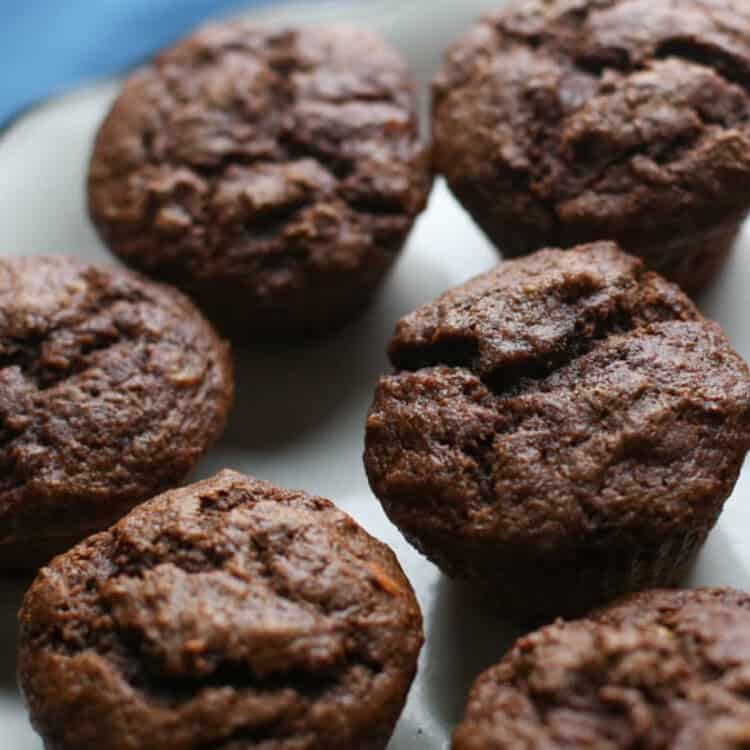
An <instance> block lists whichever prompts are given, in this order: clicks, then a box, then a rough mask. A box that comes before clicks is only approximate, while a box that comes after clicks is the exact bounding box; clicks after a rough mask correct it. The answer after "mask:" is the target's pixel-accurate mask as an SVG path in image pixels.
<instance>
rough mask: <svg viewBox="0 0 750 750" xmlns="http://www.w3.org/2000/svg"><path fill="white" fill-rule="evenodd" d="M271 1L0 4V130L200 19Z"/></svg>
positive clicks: (2, 0)
mask: <svg viewBox="0 0 750 750" xmlns="http://www.w3.org/2000/svg"><path fill="white" fill-rule="evenodd" d="M271 2H274V0H25V1H24V2H21V1H20V0H0V127H2V126H4V125H7V124H8V122H9V121H10V120H11V119H12V118H13V117H15V116H16V115H17V114H19V113H20V112H21V111H22V110H23V109H25V108H27V107H29V106H30V105H32V104H34V103H36V102H39V101H40V100H42V99H44V98H46V97H48V96H51V95H53V94H57V93H60V92H62V91H64V90H66V89H69V88H72V87H75V86H76V85H78V84H80V83H82V82H86V81H91V80H95V79H97V78H103V77H107V76H111V75H114V74H116V73H121V72H122V71H124V70H127V69H128V68H131V67H133V66H134V65H136V64H138V63H140V62H142V61H143V60H144V59H146V58H148V57H149V56H150V55H152V54H153V53H154V52H156V50H158V49H159V48H160V47H163V46H165V45H166V44H168V43H169V42H171V41H173V40H175V39H177V38H179V37H180V36H182V35H184V34H185V33H187V32H188V31H190V30H191V29H192V28H193V27H194V26H196V25H197V24H198V23H199V22H200V21H202V20H205V19H207V18H209V17H220V16H221V15H224V14H227V13H229V12H231V11H235V12H236V11H238V10H241V9H247V8H252V7H254V6H258V5H262V4H268V3H271Z"/></svg>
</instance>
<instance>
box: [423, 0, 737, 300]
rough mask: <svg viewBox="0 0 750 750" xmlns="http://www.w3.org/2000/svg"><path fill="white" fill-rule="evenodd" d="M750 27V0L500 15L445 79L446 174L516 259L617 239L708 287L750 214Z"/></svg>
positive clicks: (539, 0) (613, 1) (626, 0)
mask: <svg viewBox="0 0 750 750" xmlns="http://www.w3.org/2000/svg"><path fill="white" fill-rule="evenodd" d="M749 29H750V5H748V3H747V2H745V0H684V2H652V0H592V1H590V0H585V1H584V0H555V1H553V2H548V1H546V0H527V1H525V2H515V3H512V4H510V5H509V6H506V7H504V8H502V9H500V10H498V11H496V12H492V13H489V14H487V15H486V16H485V17H484V19H483V20H482V22H481V23H479V24H477V25H476V26H474V27H473V28H472V29H471V30H470V31H469V32H468V33H467V34H466V35H464V36H463V37H462V38H461V39H460V40H459V41H458V42H457V43H455V44H454V46H453V47H452V48H451V49H450V51H449V52H448V54H447V56H446V61H445V64H444V67H443V69H442V72H441V73H440V74H439V76H438V77H437V79H436V81H435V85H434V93H435V97H434V141H435V145H434V158H435V164H436V167H437V170H438V171H439V172H440V173H442V174H444V175H445V176H446V177H447V179H448V182H449V183H450V185H451V187H452V188H453V190H454V192H455V193H456V195H457V196H458V197H459V198H460V199H461V201H462V202H463V203H464V204H465V206H466V207H467V208H468V209H469V211H470V212H471V213H472V214H473V215H474V217H475V218H476V219H477V221H478V222H479V224H480V225H482V226H483V227H484V229H485V230H486V231H487V232H488V234H489V235H490V237H491V238H492V239H493V240H494V241H496V242H497V243H498V244H499V246H500V248H501V249H502V250H503V252H505V253H507V254H510V255H518V254H525V253H528V252H531V251H533V250H536V249H538V248H540V247H545V246H561V247H569V246H571V245H575V244H578V243H581V242H588V241H592V240H600V239H612V240H616V241H618V242H619V244H620V245H621V246H622V247H623V248H624V249H626V250H628V251H629V252H633V253H635V254H638V255H641V256H642V257H643V258H644V259H645V260H646V261H647V263H648V264H649V266H650V267H651V268H653V269H654V270H658V271H661V272H663V273H664V274H665V275H667V276H670V277H671V278H673V279H674V280H675V281H678V282H679V283H681V284H683V285H684V286H685V287H686V288H691V287H697V286H700V285H701V283H702V282H703V281H706V280H707V279H706V278H703V276H702V275H705V274H708V273H709V271H710V270H714V271H715V270H716V269H715V268H710V267H711V266H712V263H711V258H710V256H711V254H712V253H717V254H719V253H723V252H724V248H723V247H722V248H721V249H720V248H719V247H718V245H719V244H720V243H723V242H724V236H723V235H726V234H727V233H729V235H730V236H731V235H733V234H736V230H737V226H736V225H737V224H738V222H739V221H741V220H742V218H743V217H744V215H745V214H746V212H747V209H748V207H749V206H750V201H749V200H748V197H747V196H748V194H749V193H750V32H749V31H748V30H749ZM730 230H731V231H730ZM693 235H695V236H702V237H703V240H704V242H703V244H702V246H701V247H700V248H699V249H698V250H695V249H694V251H695V252H696V253H697V255H696V257H688V256H689V255H690V252H691V251H690V250H688V249H686V248H687V246H685V245H684V241H685V240H686V238H690V237H691V236H693ZM699 244H700V243H699ZM712 245H714V247H712ZM696 247H698V246H697V245H696ZM703 253H705V255H702V254H703ZM714 261H715V263H714V264H713V265H717V264H718V260H717V259H714Z"/></svg>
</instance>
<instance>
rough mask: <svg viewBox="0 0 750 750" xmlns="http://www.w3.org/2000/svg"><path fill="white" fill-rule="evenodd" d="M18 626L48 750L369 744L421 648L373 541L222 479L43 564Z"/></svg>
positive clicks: (232, 476) (392, 717)
mask: <svg viewBox="0 0 750 750" xmlns="http://www.w3.org/2000/svg"><path fill="white" fill-rule="evenodd" d="M20 623H21V647H20V662H19V674H20V681H21V685H22V688H23V691H24V694H25V697H26V700H27V701H28V704H29V708H30V712H31V718H32V721H33V723H34V725H35V727H36V728H37V730H38V731H39V732H40V734H41V735H42V736H43V737H44V739H45V743H46V747H48V748H50V750H89V749H90V748H91V747H95V746H96V747H107V748H108V750H126V749H128V750H129V749H130V748H136V747H137V748H140V750H204V749H205V748H212V750H219V749H221V750H252V749H253V748H258V749H259V750H260V749H261V748H262V750H351V749H352V748H358V749H359V748H362V750H384V748H385V746H386V744H387V742H388V739H389V738H390V735H391V732H392V729H393V726H394V724H395V722H396V720H397V718H398V715H399V713H400V711H401V708H402V706H403V703H404V700H405V698H406V694H407V692H408V689H409V686H410V684H411V681H412V679H413V676H414V674H415V670H416V664H417V656H418V653H419V650H420V647H421V644H422V623H421V615H420V612H419V607H418V605H417V603H416V600H415V598H414V594H413V592H412V589H411V587H410V585H409V582H408V581H407V579H406V578H405V576H404V574H403V573H402V571H401V569H400V567H399V565H398V562H397V561H396V558H395V556H394V555H393V553H392V552H391V551H390V549H389V548H388V547H386V546H385V545H384V544H382V543H380V542H378V541H377V540H375V539H373V538H372V537H370V536H369V535H368V534H366V533H365V532H364V531H363V530H362V529H361V528H360V527H359V526H358V525H357V524H356V523H355V522H354V521H353V520H352V519H351V518H350V517H349V516H347V515H346V514H345V513H342V512H341V511H339V510H338V509H337V508H336V507H335V506H334V505H333V504H332V503H331V502H329V501H328V500H324V499H322V498H319V497H312V496H309V495H307V494H305V493H303V492H295V491H288V490H284V489H280V488H279V487H275V486H273V485H270V484H267V483H265V482H260V481H257V480H255V479H251V478H249V477H245V476H243V475H241V474H237V473H236V472H232V471H223V472H221V473H219V474H218V475H216V476H215V477H213V478H211V479H208V480H205V481H202V482H198V483H196V484H194V485H191V486H188V487H185V488H182V489H179V490H172V491H170V492H167V493H165V494H163V495H160V496H159V497H157V498H154V499H153V500H151V501H150V502H147V503H144V504H143V505H140V506H139V507H138V508H136V509H135V510H134V511H132V513H131V514H130V515H128V516H126V517H125V518H124V519H123V520H121V521H120V522H119V523H118V524H116V525H115V526H113V527H112V528H111V529H109V530H108V531H106V532H103V533H100V534H97V535H96V536H93V537H90V538H89V539H88V540H86V541H85V542H83V543H82V544H80V545H79V546H78V547H76V548H74V549H73V550H71V551H70V552H68V553H67V554H65V555H62V556H60V557H58V558H56V559H55V560H54V561H53V562H52V564H51V565H50V566H49V567H46V568H43V569H42V571H41V572H40V574H39V576H38V577H37V579H36V581H35V582H34V584H33V585H32V587H31V589H30V590H29V592H28V594H27V595H26V598H25V600H24V604H23V608H22V610H21V613H20Z"/></svg>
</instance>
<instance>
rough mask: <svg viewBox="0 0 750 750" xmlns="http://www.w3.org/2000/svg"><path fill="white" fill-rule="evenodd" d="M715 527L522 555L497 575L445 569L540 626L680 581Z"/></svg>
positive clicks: (485, 603) (505, 612) (501, 609)
mask: <svg viewBox="0 0 750 750" xmlns="http://www.w3.org/2000/svg"><path fill="white" fill-rule="evenodd" d="M709 532H710V528H703V529H699V530H695V531H692V532H689V533H686V534H684V535H682V536H676V537H674V538H672V539H670V540H667V541H664V542H662V543H661V544H658V545H655V546H651V545H646V544H644V545H642V546H633V547H632V548H629V549H619V550H617V549H613V550H605V551H602V552H590V553H588V554H587V553H582V554H580V555H579V556H578V557H576V558H574V559H570V560H567V561H565V560H560V561H558V562H556V563H555V562H551V561H545V562H540V561H537V562H535V561H533V560H532V559H529V558H524V559H522V557H521V556H519V557H518V558H517V559H516V560H514V561H509V563H508V565H507V567H505V568H504V569H502V570H501V569H498V570H497V572H496V573H495V574H494V575H492V576H491V577H490V576H486V575H481V574H480V573H479V571H476V570H475V571H474V573H473V574H472V575H469V576H465V575H461V574H460V573H456V571H451V570H446V568H445V567H443V570H445V571H446V573H447V574H448V575H451V576H452V577H455V578H456V579H458V580H463V581H464V582H465V583H466V584H467V585H468V587H469V588H470V589H471V591H473V592H474V595H475V596H476V601H477V605H478V606H479V607H481V608H482V609H485V610H488V611H491V612H495V613H497V614H500V615H501V616H502V617H503V618H504V619H509V620H511V621H513V622H516V623H519V624H521V625H524V626H532V627H536V626H538V625H543V624H545V623H547V622H550V621H552V620H554V619H555V618H557V617H563V618H576V617H580V616H582V615H584V614H586V613H587V612H589V611H590V610H592V609H594V608H596V607H600V606H603V605H605V604H608V603H609V602H611V601H613V600H615V599H618V598H620V597H622V596H624V595H626V594H630V593H633V592H637V591H643V590H646V589H652V588H673V587H676V586H678V585H680V583H681V582H682V581H683V580H684V579H685V578H686V576H687V575H688V573H689V572H690V570H691V568H692V566H693V564H694V563H695V560H696V558H697V556H698V553H699V552H700V550H701V548H702V547H703V545H704V543H705V541H706V538H707V537H708V534H709ZM435 562H436V563H437V564H438V565H440V564H441V561H440V560H435Z"/></svg>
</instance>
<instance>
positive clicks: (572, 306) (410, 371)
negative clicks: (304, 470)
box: [365, 243, 750, 620]
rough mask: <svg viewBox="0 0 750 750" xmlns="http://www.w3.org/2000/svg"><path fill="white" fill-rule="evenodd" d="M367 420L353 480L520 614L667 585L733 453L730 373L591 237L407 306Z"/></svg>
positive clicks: (736, 376) (741, 427) (734, 405)
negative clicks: (362, 480)
mask: <svg viewBox="0 0 750 750" xmlns="http://www.w3.org/2000/svg"><path fill="white" fill-rule="evenodd" d="M389 354H390V358H391V361H392V363H393V365H394V367H395V368H396V373H395V374H394V375H391V376H388V377H383V378H381V380H380V382H379V383H378V386H377V390H376V393H375V400H374V403H373V405H372V407H371V410H370V414H369V417H368V420H367V436H366V451H365V464H366V468H367V473H368V477H369V479H370V485H371V487H372V489H373V492H374V493H375V494H376V495H377V496H378V497H379V498H380V500H381V501H382V503H383V506H384V508H385V510H386V512H387V513H388V515H389V516H390V518H391V520H393V522H394V523H395V524H396V525H397V526H399V528H400V529H401V530H402V532H403V533H404V534H405V536H406V537H407V539H409V540H410V541H411V542H412V543H413V544H414V545H415V546H416V547H418V548H419V549H420V550H421V551H422V552H423V553H424V554H426V555H427V556H428V557H430V558H431V559H432V560H433V561H435V562H436V563H437V564H438V565H440V566H441V567H442V568H443V570H444V571H445V572H446V573H448V574H449V575H451V576H456V577H459V578H464V579H468V580H469V581H471V582H472V586H473V588H474V589H475V590H476V591H478V592H482V595H483V597H484V600H485V602H486V603H487V604H489V605H494V606H497V607H499V608H500V609H501V610H502V611H503V612H504V613H505V614H506V615H507V616H511V617H515V618H521V619H522V620H536V619H537V618H545V617H555V616H558V615H568V614H580V613H582V612H584V611H587V610H588V609H590V608H591V606H593V605H595V604H597V603H602V602H604V601H607V600H610V599H612V598H613V597H615V596H617V595H619V594H622V593H625V592H628V591H630V590H633V589H642V588H651V587H656V586H660V585H671V584H673V583H676V582H677V581H679V580H680V578H681V577H682V575H683V574H684V573H685V571H686V569H687V567H688V566H689V565H690V563H691V561H692V560H693V558H694V556H695V554H696V552H697V551H698V549H699V548H700V547H701V545H702V543H703V541H704V540H705V538H706V536H707V534H708V532H709V530H710V529H711V527H712V526H713V525H714V523H715V521H716V519H717V518H718V516H719V514H720V512H721V510H722V506H723V503H724V501H725V500H726V499H727V497H728V496H729V495H730V493H731V492H732V489H733V487H734V484H735V481H736V479H737V475H738V473H739V470H740V467H741V466H742V462H743V459H744V457H745V454H746V452H747V450H748V447H750V371H748V367H747V365H746V364H745V363H744V362H743V361H742V359H741V358H740V357H739V356H738V355H737V354H736V353H735V352H734V351H733V350H732V348H731V347H730V345H729V343H728V341H727V339H726V337H725V336H724V334H723V333H722V331H721V330H720V329H719V327H718V326H717V325H716V324H715V323H712V322H709V321H708V320H705V319H704V318H703V317H702V316H701V314H700V313H699V312H698V310H697V309H696V308H695V306H694V305H693V304H692V303H691V302H690V300H689V299H688V298H687V297H686V296H685V295H684V294H683V293H682V292H680V290H679V289H678V288H677V287H676V286H674V285H673V284H671V283H669V282H667V281H665V280H664V279H663V278H662V277H661V276H658V275H656V274H654V273H652V272H647V271H645V270H644V267H643V264H642V262H641V261H640V260H638V259H636V258H633V257H631V256H628V255H626V254H624V253H622V252H621V251H620V250H618V249H617V247H616V246H615V245H613V244H611V243H599V244H594V245H588V246H581V247H578V248H575V249H571V250H567V251H563V250H543V251H540V252H538V253H536V254H533V255H530V256H527V257H524V258H519V259H516V260H512V261H507V262H505V263H503V264H501V265H499V266H498V267H497V268H495V269H494V270H492V271H490V272H489V273H486V274H484V275H482V276H479V277H477V278H476V279H473V280H472V281H469V282H468V283H466V284H465V285H463V286H460V287H457V288H456V289H453V290H452V291H449V292H448V293H446V294H445V295H443V296H442V297H441V298H439V299H438V300H437V301H435V302H433V303H431V304H428V305H425V306H424V307H422V308H420V309H419V310H417V311H416V312H415V313H412V314H411V315H408V316H407V317H406V318H404V319H403V320H402V321H401V322H400V323H399V324H398V326H397V328H396V333H395V336H394V337H393V339H392V341H391V344H390V350H389Z"/></svg>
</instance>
